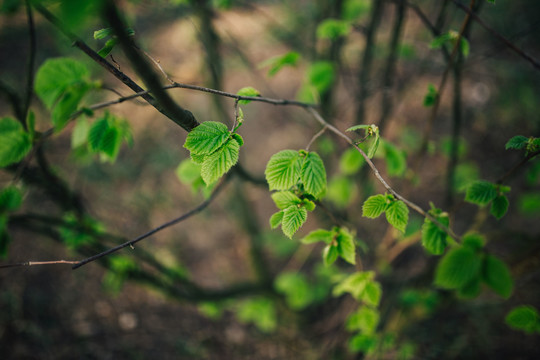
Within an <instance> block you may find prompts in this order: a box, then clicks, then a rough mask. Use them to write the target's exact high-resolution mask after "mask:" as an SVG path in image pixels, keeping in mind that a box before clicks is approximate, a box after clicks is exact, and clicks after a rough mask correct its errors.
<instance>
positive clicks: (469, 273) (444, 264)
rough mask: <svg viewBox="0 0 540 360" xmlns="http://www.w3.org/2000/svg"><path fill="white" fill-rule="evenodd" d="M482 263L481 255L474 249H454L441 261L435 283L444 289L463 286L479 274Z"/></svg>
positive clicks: (436, 272)
mask: <svg viewBox="0 0 540 360" xmlns="http://www.w3.org/2000/svg"><path fill="white" fill-rule="evenodd" d="M481 264H482V263H481V260H480V257H479V255H478V254H476V253H475V252H474V251H473V250H472V249H470V248H468V247H460V248H456V249H453V250H451V251H450V252H448V254H446V255H445V256H444V257H443V258H442V259H441V260H440V261H439V264H438V265H437V269H436V270H435V285H437V286H439V287H441V288H443V289H459V288H462V287H464V286H465V285H467V284H468V283H469V282H470V281H472V280H473V279H474V278H476V277H477V276H478V275H479V273H480V268H481Z"/></svg>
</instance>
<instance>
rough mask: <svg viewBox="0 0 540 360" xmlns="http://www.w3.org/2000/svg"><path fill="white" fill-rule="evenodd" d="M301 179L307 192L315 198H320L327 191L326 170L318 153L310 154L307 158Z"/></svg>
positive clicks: (301, 171)
mask: <svg viewBox="0 0 540 360" xmlns="http://www.w3.org/2000/svg"><path fill="white" fill-rule="evenodd" d="M300 178H301V179H302V183H303V184H304V189H305V190H306V192H307V193H308V194H311V195H313V196H314V197H319V196H320V194H321V193H322V192H323V191H324V190H325V189H326V170H325V168H324V164H323V162H322V160H321V158H320V157H319V155H318V154H317V153H315V152H310V153H308V154H307V155H306V156H305V158H304V162H303V164H302V168H301V170H300Z"/></svg>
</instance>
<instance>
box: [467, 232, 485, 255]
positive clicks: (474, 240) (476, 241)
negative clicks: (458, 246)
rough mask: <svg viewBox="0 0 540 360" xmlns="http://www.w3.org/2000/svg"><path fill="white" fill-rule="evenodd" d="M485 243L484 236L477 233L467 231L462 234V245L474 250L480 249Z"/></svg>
mask: <svg viewBox="0 0 540 360" xmlns="http://www.w3.org/2000/svg"><path fill="white" fill-rule="evenodd" d="M485 245H486V239H485V238H484V236H482V235H480V234H477V233H474V232H472V233H468V234H465V235H464V236H463V246H466V247H469V248H471V249H473V250H474V251H477V250H480V249H482V248H483V247H484V246H485Z"/></svg>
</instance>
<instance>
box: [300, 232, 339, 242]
mask: <svg viewBox="0 0 540 360" xmlns="http://www.w3.org/2000/svg"><path fill="white" fill-rule="evenodd" d="M332 235H333V233H332V232H331V231H328V230H323V229H317V230H314V231H312V232H310V233H309V234H307V235H306V236H304V237H303V238H302V239H301V240H300V241H301V242H302V243H303V244H312V243H315V242H318V241H324V242H325V243H327V244H330V243H331V242H332Z"/></svg>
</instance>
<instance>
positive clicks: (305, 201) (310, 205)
mask: <svg viewBox="0 0 540 360" xmlns="http://www.w3.org/2000/svg"><path fill="white" fill-rule="evenodd" d="M302 206H303V207H305V208H306V210H307V211H313V210H315V206H316V205H315V203H314V202H313V201H311V200H309V199H302Z"/></svg>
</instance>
